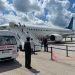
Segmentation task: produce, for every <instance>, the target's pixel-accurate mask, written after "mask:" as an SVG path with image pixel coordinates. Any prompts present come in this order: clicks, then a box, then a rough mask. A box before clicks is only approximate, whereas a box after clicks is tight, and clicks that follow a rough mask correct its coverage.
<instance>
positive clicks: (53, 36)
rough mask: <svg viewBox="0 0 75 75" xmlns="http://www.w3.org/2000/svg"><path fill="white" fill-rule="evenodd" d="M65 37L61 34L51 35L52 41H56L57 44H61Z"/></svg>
mask: <svg viewBox="0 0 75 75" xmlns="http://www.w3.org/2000/svg"><path fill="white" fill-rule="evenodd" d="M62 39H63V37H62V36H61V35H59V34H52V35H50V40H51V41H56V42H60V41H62Z"/></svg>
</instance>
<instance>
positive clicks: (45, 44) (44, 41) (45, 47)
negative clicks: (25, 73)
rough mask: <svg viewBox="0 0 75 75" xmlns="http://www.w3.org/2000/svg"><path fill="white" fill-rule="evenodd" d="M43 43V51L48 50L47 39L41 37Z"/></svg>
mask: <svg viewBox="0 0 75 75" xmlns="http://www.w3.org/2000/svg"><path fill="white" fill-rule="evenodd" d="M43 44H44V51H45V52H48V41H47V38H44V39H43Z"/></svg>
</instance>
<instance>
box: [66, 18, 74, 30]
mask: <svg viewBox="0 0 75 75" xmlns="http://www.w3.org/2000/svg"><path fill="white" fill-rule="evenodd" d="M66 28H67V29H70V30H73V17H72V18H71V21H70V23H69V26H68V27H66Z"/></svg>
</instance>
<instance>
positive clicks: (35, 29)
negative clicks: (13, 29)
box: [26, 25, 72, 38]
mask: <svg viewBox="0 0 75 75" xmlns="http://www.w3.org/2000/svg"><path fill="white" fill-rule="evenodd" d="M26 28H27V30H28V31H29V32H31V33H32V34H33V35H35V36H36V37H37V38H42V37H45V36H51V35H55V36H56V37H58V35H61V37H62V38H63V37H66V36H67V35H69V34H72V30H70V29H66V28H60V27H49V26H42V25H41V26H40V25H30V26H29V25H27V26H26ZM59 38H60V37H59Z"/></svg>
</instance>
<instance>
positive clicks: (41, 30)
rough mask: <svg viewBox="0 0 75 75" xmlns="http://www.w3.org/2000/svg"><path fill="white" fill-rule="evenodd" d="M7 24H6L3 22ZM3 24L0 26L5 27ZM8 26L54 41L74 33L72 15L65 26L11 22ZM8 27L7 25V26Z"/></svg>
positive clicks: (38, 37) (59, 40)
mask: <svg viewBox="0 0 75 75" xmlns="http://www.w3.org/2000/svg"><path fill="white" fill-rule="evenodd" d="M5 25H7V24H5ZM5 25H1V26H0V28H1V27H3V28H6V27H5ZM9 26H10V27H20V28H22V30H24V31H25V30H26V31H27V32H30V33H32V34H33V35H34V36H35V37H36V38H37V39H39V40H41V39H43V38H44V37H45V38H47V39H50V41H54V42H61V41H62V40H63V38H65V37H67V36H69V35H72V34H74V32H73V17H72V18H71V21H70V23H69V25H68V27H66V28H61V27H57V26H54V27H50V25H34V24H33V25H32V24H30V23H27V24H26V23H25V25H21V23H18V24H15V23H12V25H11V24H9ZM8 28H9V27H8Z"/></svg>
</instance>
